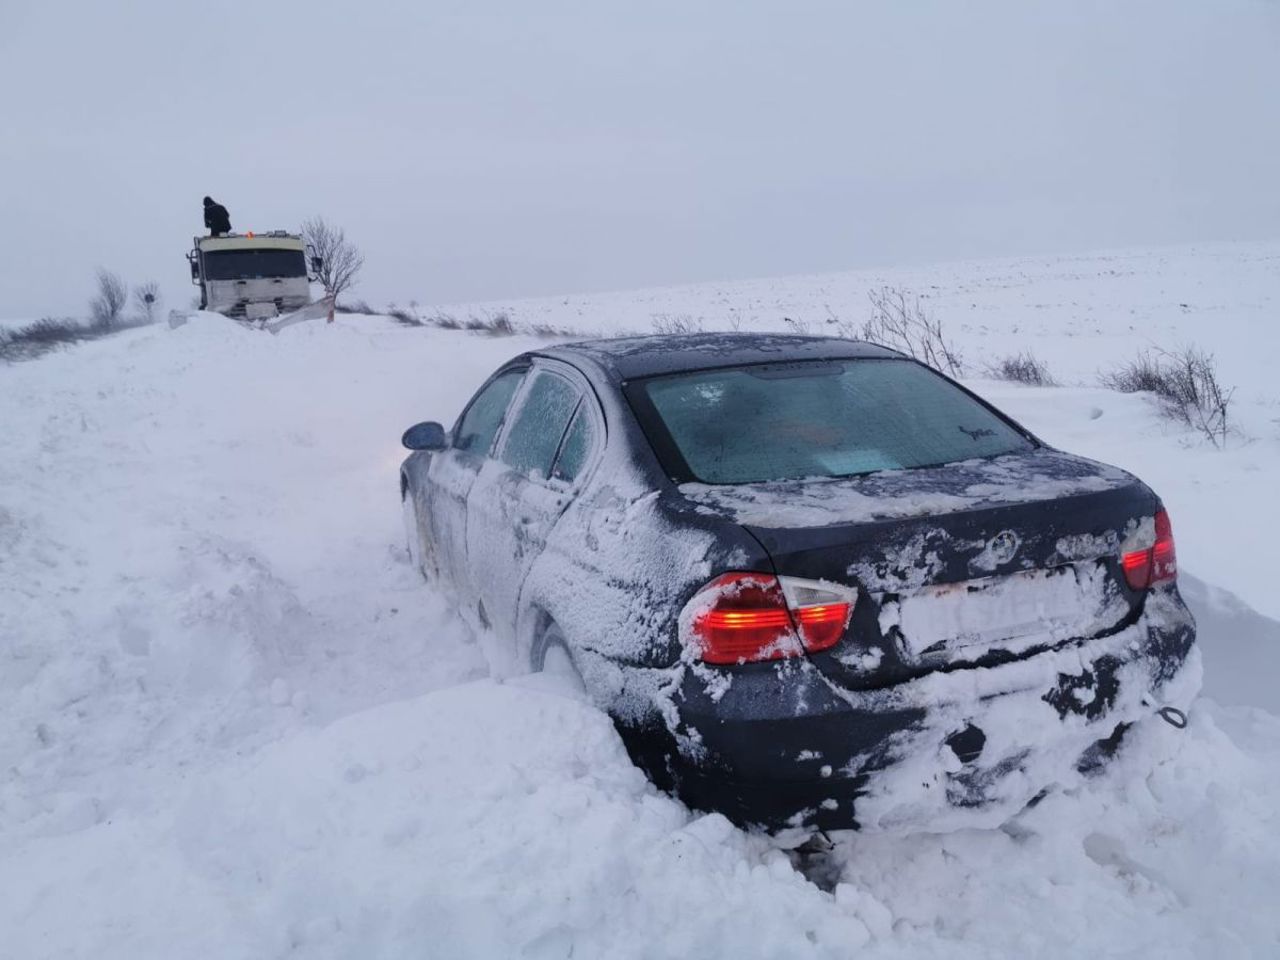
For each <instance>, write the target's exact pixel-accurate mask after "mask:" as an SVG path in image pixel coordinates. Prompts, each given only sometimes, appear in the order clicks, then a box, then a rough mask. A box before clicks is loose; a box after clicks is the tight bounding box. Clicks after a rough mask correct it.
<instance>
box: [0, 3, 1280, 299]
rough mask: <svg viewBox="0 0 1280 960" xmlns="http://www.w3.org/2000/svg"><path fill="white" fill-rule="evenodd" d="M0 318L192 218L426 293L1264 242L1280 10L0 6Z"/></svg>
mask: <svg viewBox="0 0 1280 960" xmlns="http://www.w3.org/2000/svg"><path fill="white" fill-rule="evenodd" d="M0 128H2V129H3V135H2V136H0V225H2V229H0V316H11V317H12V316H35V315H41V314H47V313H75V312H83V310H84V304H85V301H86V300H87V298H88V296H89V295H90V293H91V286H92V273H93V269H94V268H95V267H96V266H97V265H99V264H103V265H106V266H109V267H111V268H113V269H115V270H117V271H119V272H120V273H121V274H122V275H124V276H125V277H126V278H127V279H129V280H130V281H133V282H139V281H142V280H145V279H155V280H158V281H159V282H160V283H161V285H162V287H163V289H164V291H165V293H166V294H167V296H168V301H169V303H170V304H175V303H176V304H181V305H185V304H186V302H187V301H188V300H189V298H190V295H191V288H190V287H189V286H187V285H186V277H185V270H186V266H185V263H184V262H183V259H182V257H183V253H184V252H185V250H186V248H187V247H188V246H189V244H190V239H191V237H192V235H193V234H194V233H196V232H199V230H200V228H201V221H200V215H201V212H200V198H201V197H202V196H203V195H204V194H206V193H209V194H212V195H213V196H214V197H215V198H217V199H218V200H220V201H222V202H223V203H225V204H226V205H227V207H228V208H229V209H230V211H231V216H232V221H233V223H234V224H235V226H236V228H237V229H256V230H267V229H273V228H279V227H285V228H296V227H297V226H298V224H299V223H300V222H301V220H302V219H303V218H305V217H306V216H308V215H310V214H313V213H323V214H324V215H326V216H327V217H328V218H329V219H331V220H332V221H334V222H336V223H339V224H341V225H343V226H345V227H346V228H347V231H348V233H349V234H350V235H351V236H352V237H353V238H354V239H356V240H357V241H358V242H359V243H360V244H361V245H362V247H363V248H364V250H365V252H366V254H367V257H368V265H367V267H366V271H365V273H364V276H363V282H362V283H361V285H360V287H359V288H357V290H356V291H355V294H356V296H366V297H368V298H370V299H371V300H373V301H374V302H375V303H376V304H378V305H381V304H384V303H385V302H387V301H388V300H396V301H399V302H405V301H407V300H409V299H410V298H417V299H418V300H420V301H422V302H424V303H431V302H446V301H457V300H470V299H488V298H496V297H506V296H516V295H537V294H551V293H559V292H571V291H586V290H599V289H610V288H617V287H636V286H645V285H652V284H666V283H677V282H685V281H692V280H700V279H727V278H738V277H751V276H761V275H770V274H784V273H793V272H800V271H806V272H807V271H820V270H838V269H846V268H854V267H858V266H863V265H872V264H887V263H908V262H921V261H926V260H936V259H952V258H962V257H972V256H983V255H994V254H1015V253H1023V252H1070V251H1073V250H1083V249H1089V248H1097V247H1112V246H1121V245H1131V244H1153V243H1171V242H1180V241H1188V240H1211V239H1253V238H1264V237H1266V238H1272V237H1277V236H1280V191H1278V189H1277V182H1278V181H1277V172H1276V171H1277V169H1278V162H1280V4H1277V3H1276V2H1274V0H1224V2H1219V0H1203V2H1200V3H1186V2H1175V0H1163V2H1150V3H1128V2H1119V3H1115V2H1086V3H1079V2H1066V0H1056V2H1053V3H1028V2H1019V3H1012V2H1011V3H942V2H938V3H929V2H893V3H875V4H855V3H835V2H797V3H756V2H743V3H721V2H715V3H711V2H708V3H691V2H681V3H668V2H649V3H643V4H640V3H626V4H623V3H613V2H600V0H598V2H594V3H585V2H584V3H580V4H567V3H560V2H554V0H539V2H536V3H533V2H506V3H500V4H499V3H494V4H484V3H442V2H430V0H420V2H410V3H378V2H373V0H369V2H364V3H343V4H340V5H339V4H328V3H323V2H315V0H312V2H293V0H272V2H262V0H259V2H253V3H249V2H240V0H203V2H201V3H198V4H195V3H185V2H177V0H150V2H123V3H119V4H107V3H99V2H87V0H86V2H79V3H58V2H54V0H42V2H28V0H0Z"/></svg>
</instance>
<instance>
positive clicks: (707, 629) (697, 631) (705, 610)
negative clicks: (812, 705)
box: [681, 573, 856, 664]
mask: <svg viewBox="0 0 1280 960" xmlns="http://www.w3.org/2000/svg"><path fill="white" fill-rule="evenodd" d="M855 599H856V594H855V593H854V592H853V591H851V590H848V589H846V588H842V587H838V586H834V585H830V584H824V583H821V582H818V581H809V580H798V579H794V578H791V577H783V578H781V579H779V578H778V577H775V576H773V575H772V574H768V573H726V574H724V575H722V576H719V577H717V578H716V579H714V580H712V581H711V582H710V583H708V584H707V585H706V586H705V587H703V588H702V589H701V590H700V591H698V593H697V594H696V595H695V596H694V598H693V599H692V600H691V601H689V605H688V606H687V607H686V608H685V612H684V614H683V615H682V617H681V631H682V633H683V634H685V636H686V638H687V640H688V641H689V642H690V643H691V644H692V645H693V646H694V647H695V649H696V650H697V651H698V655H699V656H700V657H701V659H702V660H703V661H704V662H706V663H717V664H726V663H752V662H757V661H761V660H778V659H781V658H783V657H794V656H799V655H800V654H802V653H804V652H806V651H817V650H825V649H826V648H828V647H831V646H834V645H835V644H836V642H837V641H839V639H840V638H841V637H842V636H843V635H844V631H845V628H846V627H847V626H848V624H849V616H850V614H851V613H852V612H853V604H854V600H855Z"/></svg>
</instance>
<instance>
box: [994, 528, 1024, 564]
mask: <svg viewBox="0 0 1280 960" xmlns="http://www.w3.org/2000/svg"><path fill="white" fill-rule="evenodd" d="M1017 552H1018V535H1017V534H1016V533H1014V532H1013V531H1012V530H1004V531H1001V532H1000V533H997V534H996V535H995V536H994V537H992V538H991V542H990V543H988V544H987V553H988V555H989V556H990V557H991V559H992V560H993V561H994V562H995V563H997V564H1000V563H1008V562H1009V561H1010V560H1012V559H1013V555H1014V554H1015V553H1017Z"/></svg>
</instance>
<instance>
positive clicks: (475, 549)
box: [467, 361, 583, 639]
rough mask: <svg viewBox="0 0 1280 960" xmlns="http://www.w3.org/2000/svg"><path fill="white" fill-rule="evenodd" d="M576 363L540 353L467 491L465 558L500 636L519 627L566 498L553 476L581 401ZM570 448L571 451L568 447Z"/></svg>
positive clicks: (484, 610) (564, 487)
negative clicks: (532, 571) (533, 573)
mask: <svg viewBox="0 0 1280 960" xmlns="http://www.w3.org/2000/svg"><path fill="white" fill-rule="evenodd" d="M582 397H583V390H582V388H581V381H580V380H579V378H578V377H577V375H576V374H575V373H574V371H572V369H571V368H569V367H567V366H565V365H563V364H558V363H554V362H552V361H542V362H540V363H538V364H537V365H536V366H535V367H534V368H533V370H532V371H531V372H530V374H529V377H528V380H527V382H526V383H525V385H524V388H523V389H522V390H521V393H520V396H519V397H517V398H516V402H515V404H514V406H513V408H512V412H511V415H510V416H509V417H508V418H507V423H506V424H505V425H504V427H503V430H502V434H501V436H500V437H499V440H498V446H497V450H496V456H495V457H494V458H491V459H490V460H489V461H487V462H486V463H485V465H484V466H483V467H482V468H481V470H480V474H479V476H478V477H477V478H476V481H475V483H474V484H473V486H472V487H471V492H470V494H469V495H468V498H467V560H468V565H469V568H470V580H471V583H472V584H473V585H474V587H475V590H476V595H477V599H478V602H479V603H480V604H481V607H480V610H479V612H480V615H481V619H482V620H483V621H486V622H488V623H489V625H490V626H492V628H493V629H494V631H495V632H497V633H498V635H499V636H501V637H503V638H507V639H510V638H511V637H513V636H514V633H515V624H516V614H517V607H518V602H519V598H520V588H521V586H522V585H523V584H524V580H525V577H526V576H527V575H528V572H529V568H530V567H531V566H532V564H533V561H534V560H535V559H536V558H537V557H538V555H539V554H540V553H541V552H542V550H543V548H544V547H545V545H546V540H547V535H548V534H549V533H550V532H551V528H552V527H553V526H555V523H556V521H557V520H558V519H559V518H560V515H561V514H562V513H563V512H564V510H565V507H566V506H568V503H569V487H568V484H567V483H565V482H563V481H562V480H561V479H559V478H556V477H554V476H553V473H554V471H555V470H556V464H557V457H558V455H559V454H560V452H561V448H562V447H563V446H565V444H566V437H569V438H570V441H571V442H570V443H569V446H570V447H574V446H575V444H574V443H573V442H572V434H573V432H572V431H570V425H571V423H573V421H574V416H575V414H576V412H577V410H578V407H579V405H580V404H581V402H582ZM566 453H567V454H568V451H566Z"/></svg>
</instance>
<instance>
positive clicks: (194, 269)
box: [191, 258, 200, 283]
mask: <svg viewBox="0 0 1280 960" xmlns="http://www.w3.org/2000/svg"><path fill="white" fill-rule="evenodd" d="M191 280H192V282H193V283H199V282H200V261H199V260H196V259H194V258H192V260H191Z"/></svg>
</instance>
